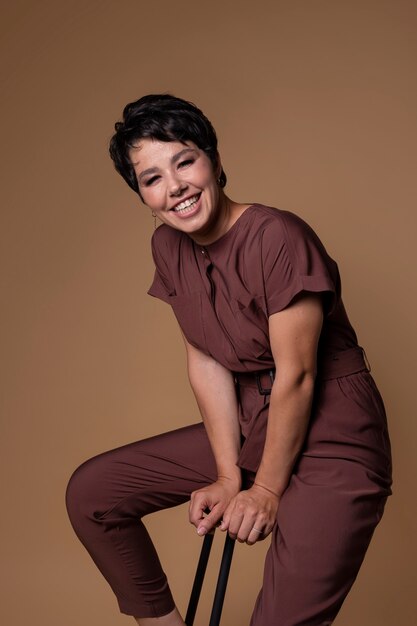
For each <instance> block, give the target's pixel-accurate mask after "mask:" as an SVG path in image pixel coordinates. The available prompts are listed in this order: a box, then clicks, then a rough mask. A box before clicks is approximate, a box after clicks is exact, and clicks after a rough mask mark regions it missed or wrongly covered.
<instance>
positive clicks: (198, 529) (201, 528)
mask: <svg viewBox="0 0 417 626" xmlns="http://www.w3.org/2000/svg"><path fill="white" fill-rule="evenodd" d="M206 533H207V529H206V528H204V526H200V528H197V535H200V536H201V535H205V534H206Z"/></svg>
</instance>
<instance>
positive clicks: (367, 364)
mask: <svg viewBox="0 0 417 626" xmlns="http://www.w3.org/2000/svg"><path fill="white" fill-rule="evenodd" d="M361 350H362V354H363V360H364V361H365V365H366V367H367V368H368V372H370V371H371V364H370V363H369V360H368V357H367V356H366V352H365V348H362V347H361Z"/></svg>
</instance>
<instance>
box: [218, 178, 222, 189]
mask: <svg viewBox="0 0 417 626" xmlns="http://www.w3.org/2000/svg"><path fill="white" fill-rule="evenodd" d="M217 184H218V185H219V187H220V186H221V184H222V179H221V176H219V177H218V179H217Z"/></svg>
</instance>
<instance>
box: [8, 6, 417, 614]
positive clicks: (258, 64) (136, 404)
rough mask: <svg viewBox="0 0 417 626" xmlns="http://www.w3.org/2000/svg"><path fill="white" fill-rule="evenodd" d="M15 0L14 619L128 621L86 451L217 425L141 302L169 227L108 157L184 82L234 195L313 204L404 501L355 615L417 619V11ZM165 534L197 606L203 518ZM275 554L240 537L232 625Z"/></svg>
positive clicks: (346, 610)
mask: <svg viewBox="0 0 417 626" xmlns="http://www.w3.org/2000/svg"><path fill="white" fill-rule="evenodd" d="M1 5H2V13H3V16H2V20H1V26H0V28H1V54H0V63H1V68H2V79H1V94H2V97H1V102H2V116H1V121H2V131H1V146H2V149H1V159H2V166H1V173H2V175H3V177H4V182H3V183H2V195H3V198H2V202H1V225H0V233H1V240H2V241H1V281H2V282H1V292H0V293H1V299H2V303H1V315H2V322H1V334H2V337H1V354H2V359H1V360H2V363H1V368H2V371H1V379H0V380H1V383H0V384H1V395H0V401H1V445H2V450H1V465H2V467H1V480H2V483H3V485H2V506H1V515H0V520H1V527H2V530H1V540H2V577H3V580H2V582H1V585H0V590H1V594H2V598H1V601H0V607H1V608H0V611H1V613H2V615H1V616H0V619H1V621H2V623H3V624H7V625H8V626H23V625H24V624H25V625H26V624H31V626H41V625H42V626H49V625H52V624H54V625H56V624H64V625H65V626H80V625H84V624H92V625H99V624H100V626H115V625H116V624H126V623H129V620H130V622H131V623H132V620H131V619H130V618H127V617H125V616H120V615H119V613H118V611H117V608H116V604H115V601H114V598H113V596H112V594H111V592H110V591H109V589H108V587H107V583H105V581H103V579H102V578H101V576H100V575H99V574H98V572H97V571H96V569H95V567H94V566H93V564H92V562H90V560H89V557H88V555H87V554H86V553H85V552H84V549H83V548H82V547H81V545H80V544H79V543H78V541H77V540H76V538H75V535H74V534H73V532H72V529H71V528H70V526H69V523H68V521H67V518H66V513H65V509H64V491H65V486H66V482H67V480H68V478H69V476H70V474H71V472H72V471H73V469H74V468H75V467H76V466H77V465H78V464H79V463H81V462H82V461H83V460H84V459H86V458H87V457H90V456H92V455H94V454H96V453H98V452H101V451H103V450H105V449H108V448H112V447H116V446H118V445H120V444H124V443H127V442H129V441H131V440H134V439H138V438H142V437H144V436H147V435H151V434H154V433H156V432H159V431H162V430H164V429H169V428H171V427H176V426H179V425H182V424H186V423H191V422H193V421H196V420H197V419H198V414H197V410H196V407H195V404H194V401H193V398H192V396H191V393H190V391H189V389H188V385H187V381H186V375H185V369H184V355H183V349H182V346H181V340H180V338H179V333H178V331H177V328H176V323H175V320H174V318H173V315H172V314H171V312H170V311H169V310H168V307H166V305H164V304H163V303H160V302H158V301H156V300H154V299H152V298H149V297H148V296H146V289H147V287H148V285H149V283H150V281H151V278H152V273H153V269H152V261H151V256H150V249H149V240H150V236H151V234H152V230H153V220H152V218H151V217H150V215H149V213H148V211H147V210H146V209H145V208H144V207H143V206H142V205H141V204H140V203H139V201H138V199H137V198H136V197H135V195H134V194H133V193H132V192H131V191H130V190H129V189H128V187H127V186H126V185H125V184H124V183H123V181H122V179H120V178H119V177H118V176H117V175H116V174H115V173H114V172H113V170H112V165H111V162H110V160H109V159H108V157H107V142H108V139H109V137H110V135H111V133H112V128H113V123H114V122H115V121H116V119H118V118H119V116H120V114H121V111H122V107H123V106H124V104H125V103H126V102H128V101H131V100H133V99H136V98H138V97H140V96H141V95H143V94H145V93H149V92H160V91H164V92H165V91H169V92H172V93H175V94H176V95H180V96H182V97H185V98H188V99H191V100H193V101H195V102H196V103H197V104H198V105H199V106H201V108H202V109H203V110H204V111H205V112H206V113H207V115H208V116H209V117H210V118H211V120H212V121H213V123H214V125H215V127H216V129H217V131H218V135H219V138H220V149H221V153H222V156H223V161H224V165H225V169H226V171H227V174H228V177H229V181H230V184H229V186H228V190H229V193H230V195H231V196H232V197H233V198H234V199H236V200H241V201H245V202H247V201H259V202H265V203H269V204H272V205H274V206H279V207H282V208H285V209H289V210H293V211H296V212H298V213H299V214H300V215H302V216H303V217H304V218H305V219H306V220H307V221H309V222H310V223H311V224H312V225H313V227H315V228H316V230H317V231H318V232H319V234H320V236H321V238H322V239H323V241H324V242H325V244H326V246H327V248H328V250H329V252H330V253H331V254H332V255H333V256H335V257H336V258H337V260H338V262H339V266H340V269H341V272H342V277H343V281H344V282H343V284H344V298H345V301H346V305H347V309H348V312H349V314H350V317H351V320H352V322H353V323H354V326H355V328H356V330H357V332H358V335H359V340H360V342H361V343H362V344H363V345H365V346H366V349H367V353H368V356H369V359H370V361H371V363H372V367H373V373H374V375H375V378H376V380H377V382H378V384H379V385H380V387H381V390H382V392H383V395H384V398H385V401H386V405H387V409H388V413H389V420H390V427H391V435H392V443H393V452H394V460H395V496H394V497H393V498H392V499H391V500H390V501H389V504H388V505H387V509H386V515H385V517H384V519H383V521H382V523H381V525H380V526H379V527H378V529H377V531H376V533H375V536H374V540H373V543H372V545H371V547H370V549H369V552H368V554H367V556H366V560H365V563H364V566H363V568H362V570H361V572H360V575H359V577H358V580H357V582H356V584H355V586H354V588H353V590H352V592H351V594H350V595H349V597H348V599H347V601H346V603H345V605H344V607H343V609H342V611H341V613H340V616H339V617H338V619H337V620H336V624H337V626H353V625H354V626H365V625H366V626H411V624H412V623H415V619H416V613H417V611H416V604H415V582H416V579H415V571H416V557H417V555H416V542H415V527H414V525H413V522H414V518H415V515H416V503H415V501H416V498H415V491H414V485H415V475H416V467H415V465H416V460H415V459H416V455H415V436H416V420H415V408H414V397H415V390H416V384H415V355H416V352H417V346H416V332H415V326H416V322H415V320H416V314H415V309H416V304H417V302H416V292H415V282H416V277H415V267H416V246H415V239H416V210H415V206H416V205H415V201H416V186H415V179H416V151H417V149H416V146H417V136H416V135H417V133H416V118H415V113H416V110H417V102H416V58H417V50H416V48H417V46H416V25H417V24H416V21H417V20H416V3H415V2H414V1H411V0H410V1H409V2H407V1H405V0H392V1H388V0H374V1H372V0H353V1H352V0H346V1H340V2H338V1H330V0H327V1H325V0H323V1H313V0H310V1H307V0H306V1H299V0H294V1H290V0H288V1H285V2H280V1H272V0H271V1H265V0H258V1H256V2H254V1H251V2H248V1H246V0H244V1H242V0H239V1H236V2H232V1H229V2H228V1H227V0H226V1H224V2H220V1H219V0H215V1H214V0H210V2H208V1H207V2H204V3H202V2H201V3H200V2H198V1H196V0H177V1H176V2H168V1H166V2H164V1H161V2H142V1H139V0H137V1H134V0H119V1H117V2H116V1H115V0H114V1H110V0H66V1H65V2H60V1H57V0H38V1H37V2H31V1H29V0H14V1H13V2H6V1H5V0H3V1H2V2H1ZM149 527H150V529H151V531H152V533H153V535H154V536H155V539H156V540H157V543H158V545H159V546H160V552H161V557H162V560H163V563H164V566H165V568H166V570H167V572H168V574H169V576H170V578H171V581H172V587H173V590H174V592H175V595H176V597H177V600H178V604H179V606H180V608H181V609H184V607H185V605H186V602H187V598H188V594H189V590H190V586H191V579H192V576H193V571H194V567H195V563H196V559H197V554H198V551H199V545H200V539H199V538H198V537H197V536H196V535H195V533H194V532H193V530H192V529H191V527H189V526H188V524H187V522H186V507H181V508H180V509H178V510H176V511H170V512H168V513H166V512H164V513H161V514H158V515H156V516H155V517H154V519H152V520H151V521H150V522H149ZM216 547H217V551H219V549H220V543H219V538H217V543H216ZM265 547H266V546H265V545H263V546H258V547H255V548H248V547H247V546H237V550H236V557H235V561H234V564H233V569H232V576H231V582H230V587H229V591H228V596H227V601H226V606H225V612H224V620H223V624H224V625H225V626H232V625H235V624H236V625H237V624H239V625H240V624H242V625H243V624H247V623H248V617H249V614H250V609H251V606H252V604H253V602H254V599H255V595H256V592H257V586H258V582H257V581H256V577H257V576H260V573H261V566H262V557H263V553H264V550H265ZM215 561H216V558H214V559H213V563H212V567H211V568H210V572H209V576H208V581H207V586H206V588H205V591H204V598H203V601H202V604H201V611H200V614H199V618H198V621H197V622H196V626H203V625H204V624H206V623H207V611H208V605H209V603H210V602H211V591H210V589H211V585H212V584H213V579H214V574H215V572H214V569H215V568H214V565H215V563H214V562H215Z"/></svg>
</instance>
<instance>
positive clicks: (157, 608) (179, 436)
mask: <svg viewBox="0 0 417 626" xmlns="http://www.w3.org/2000/svg"><path fill="white" fill-rule="evenodd" d="M215 479H216V469H215V463H214V458H213V455H212V452H211V448H210V445H209V442H208V439H207V435H206V433H205V430H204V426H203V425H202V424H201V423H200V424H196V425H193V426H189V427H185V428H181V429H179V430H176V431H172V432H169V433H165V434H163V435H159V436H156V437H151V438H149V439H145V440H143V441H140V442H136V443H132V444H129V445H126V446H123V447H121V448H117V449H115V450H111V451H109V452H105V453H103V454H100V455H98V456H96V457H94V458H93V459H90V460H89V461H86V462H85V463H83V465H81V466H80V467H79V468H78V469H77V470H76V471H75V472H74V474H73V476H72V477H71V480H70V482H69V485H68V489H67V508H68V514H69V517H70V520H71V523H72V525H73V527H74V530H75V532H76V533H77V535H78V537H79V539H80V540H81V542H82V543H83V544H84V546H85V547H86V549H87V550H88V552H89V553H90V555H91V557H92V558H93V560H94V562H95V563H96V565H97V567H98V568H99V569H100V571H101V572H102V574H103V575H104V577H105V578H106V579H107V581H108V583H109V584H110V586H111V587H112V589H113V591H114V593H115V594H116V597H117V600H118V603H119V607H120V610H121V611H122V612H123V613H126V614H128V615H135V616H136V617H158V616H161V615H164V614H166V613H169V612H170V611H171V610H172V609H173V608H174V603H173V599H172V596H171V592H170V590H169V586H168V583H167V579H166V576H165V574H164V572H163V570H162V567H161V564H160V562H159V559H158V555H157V553H156V551H155V548H154V546H153V543H152V541H151V539H150V537H149V534H148V532H147V531H146V528H145V526H144V524H143V522H142V521H141V518H142V517H143V516H144V515H147V514H148V513H152V512H154V511H158V510H161V509H165V508H169V507H172V506H175V505H178V504H181V503H183V502H186V501H187V500H188V499H189V497H190V494H191V492H192V491H194V490H196V489H199V488H201V487H203V486H204V485H206V484H209V483H211V482H213V481H214V480H215Z"/></svg>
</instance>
